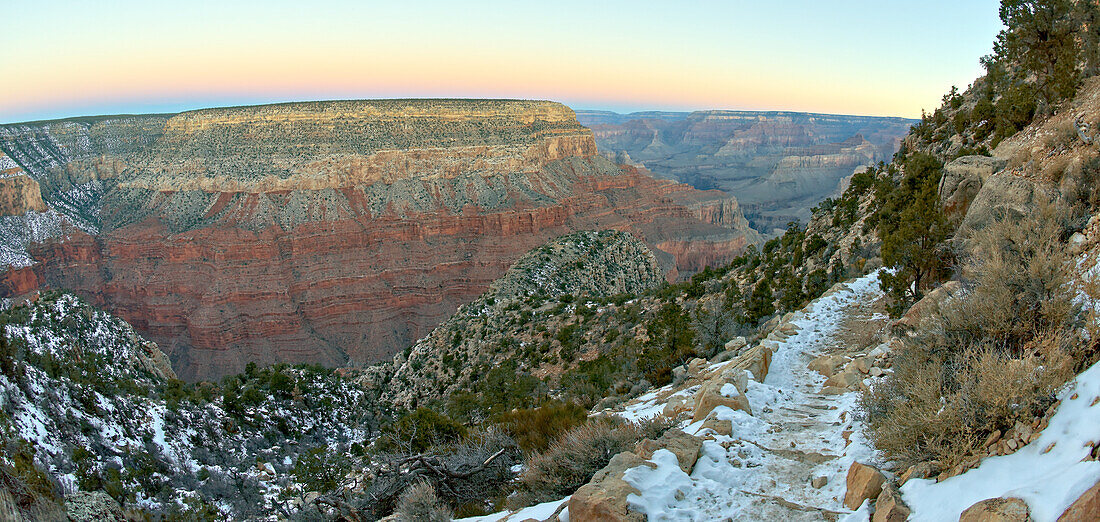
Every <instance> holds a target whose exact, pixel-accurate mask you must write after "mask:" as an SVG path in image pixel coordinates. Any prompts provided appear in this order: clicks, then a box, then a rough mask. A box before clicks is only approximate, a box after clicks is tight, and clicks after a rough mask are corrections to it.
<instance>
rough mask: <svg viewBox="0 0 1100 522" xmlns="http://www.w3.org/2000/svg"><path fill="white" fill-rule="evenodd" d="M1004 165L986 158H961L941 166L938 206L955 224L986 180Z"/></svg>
mask: <svg viewBox="0 0 1100 522" xmlns="http://www.w3.org/2000/svg"><path fill="white" fill-rule="evenodd" d="M1006 163H1007V162H1006V161H1005V160H1004V159H1001V158H994V157H989V156H963V157H961V158H956V159H955V160H954V161H952V162H950V163H948V164H947V165H944V168H943V177H941V178H940V187H939V193H940V203H941V204H942V205H943V208H944V212H945V213H946V214H947V216H948V217H949V218H951V219H954V220H955V221H956V222H958V220H960V219H962V217H963V216H965V215H966V211H967V210H968V209H969V208H970V204H971V203H972V202H973V201H974V198H975V197H977V195H978V193H979V192H980V191H981V188H982V184H983V182H984V181H985V179H986V178H988V177H989V176H992V175H993V174H995V173H997V172H1000V171H1001V170H1002V169H1004V167H1005V164H1006Z"/></svg>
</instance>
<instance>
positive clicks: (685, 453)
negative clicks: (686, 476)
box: [635, 421, 729, 473]
mask: <svg viewBox="0 0 1100 522" xmlns="http://www.w3.org/2000/svg"><path fill="white" fill-rule="evenodd" d="M726 422H729V421H726ZM659 449H666V450H669V451H671V452H672V454H673V455H676V462H678V463H679V464H680V469H682V470H684V473H691V470H692V468H694V467H695V461H696V460H698V459H699V450H701V449H703V440H702V439H700V438H698V437H693V436H691V435H688V434H687V433H684V432H683V431H681V430H678V429H676V428H672V429H670V430H668V431H666V432H664V434H663V435H661V436H660V438H658V439H657V440H655V441H653V440H649V439H645V440H643V441H641V442H639V443H638V445H637V447H636V448H635V454H636V455H638V457H639V458H642V459H647V460H648V459H650V458H652V457H653V453H654V452H656V451H657V450H659Z"/></svg>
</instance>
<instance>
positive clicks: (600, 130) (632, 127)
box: [577, 110, 917, 231]
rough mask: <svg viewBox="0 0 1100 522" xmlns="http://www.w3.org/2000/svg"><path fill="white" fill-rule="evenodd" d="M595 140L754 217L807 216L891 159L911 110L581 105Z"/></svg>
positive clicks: (764, 221) (755, 220)
mask: <svg viewBox="0 0 1100 522" xmlns="http://www.w3.org/2000/svg"><path fill="white" fill-rule="evenodd" d="M577 117H578V119H579V121H580V122H581V123H582V124H584V125H587V126H589V127H590V128H592V131H593V135H594V138H595V140H596V143H597V145H598V146H599V149H600V150H601V151H602V152H603V153H604V154H607V155H609V156H611V157H614V158H615V159H616V160H618V161H623V162H626V163H631V164H634V165H638V166H644V167H645V168H646V169H647V170H649V171H651V172H653V173H654V175H656V176H658V177H662V178H667V179H672V180H676V181H680V182H682V183H688V184H690V185H692V186H694V187H696V188H699V189H720V190H723V191H725V192H727V193H730V194H734V195H736V196H737V198H738V200H739V201H740V203H741V204H742V208H743V209H744V211H745V214H746V216H747V218H748V219H749V221H750V223H751V224H752V225H753V227H754V228H755V229H757V230H761V231H770V230H775V229H782V228H785V227H786V224H787V222H789V221H792V220H801V221H806V220H808V218H809V210H810V208H812V207H813V206H814V205H816V204H817V203H819V202H820V201H821V200H823V199H825V198H826V197H829V196H835V195H838V194H839V192H840V189H841V187H843V186H844V184H845V182H846V180H847V179H848V178H849V177H850V176H851V175H852V174H853V173H854V172H855V171H857V170H861V169H863V168H865V167H866V166H868V165H871V164H874V163H877V162H879V161H889V160H890V158H892V157H893V154H894V153H895V152H896V151H897V150H898V147H899V146H900V144H901V139H902V137H904V136H905V134H906V133H907V132H908V130H909V127H910V126H911V125H912V124H914V123H916V122H917V120H910V119H905V118H893V117H875V116H847V115H836V114H815V113H804V112H786V111H723V110H708V111H696V112H690V113H688V112H661V111H649V112H636V113H631V114H618V113H613V112H607V111H578V113H577Z"/></svg>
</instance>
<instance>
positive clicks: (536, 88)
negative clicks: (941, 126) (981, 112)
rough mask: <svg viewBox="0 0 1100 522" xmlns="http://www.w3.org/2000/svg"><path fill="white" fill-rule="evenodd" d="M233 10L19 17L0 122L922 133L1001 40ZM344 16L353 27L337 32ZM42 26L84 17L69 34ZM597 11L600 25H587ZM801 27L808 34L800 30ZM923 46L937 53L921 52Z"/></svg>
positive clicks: (731, 13)
mask: <svg viewBox="0 0 1100 522" xmlns="http://www.w3.org/2000/svg"><path fill="white" fill-rule="evenodd" d="M230 3H231V4H233V5H232V6H224V5H221V4H217V3H215V2H198V3H196V4H194V5H192V4H188V5H189V8H188V9H186V10H182V11H179V12H174V11H172V10H171V9H166V8H158V7H149V6H143V5H142V4H138V3H136V2H135V3H130V2H121V1H120V2H107V3H105V4H104V5H105V6H107V7H110V6H117V7H118V8H119V10H118V11H117V12H116V11H113V10H111V9H98V10H97V9H95V8H92V7H89V6H85V5H83V4H79V3H65V2H51V1H47V2H43V3H41V4H40V3H34V4H32V3H30V2H22V1H19V2H17V5H16V6H15V11H16V13H15V14H17V15H23V16H15V17H12V18H11V19H12V20H23V21H25V22H26V23H24V24H21V25H19V26H18V28H16V29H14V30H12V29H11V28H9V29H8V30H6V31H5V32H3V33H2V34H0V53H2V54H0V58H2V60H0V62H2V63H4V64H5V70H6V71H7V72H8V73H9V74H8V78H7V80H6V81H5V82H2V83H0V121H6V122H11V121H22V120H28V119H38V118H49V117H60V116H70V115H71V116H76V115H82V114H92V113H119V112H152V111H156V110H165V111H176V110H182V109H187V108H199V107H203V106H217V105H237V104H242V103H266V102H272V101H293V100H306V99H332V98H375V97H387V98H388V97H487V98H488V97H492V98H497V97H500V98H538V99H552V100H556V101H561V102H564V103H566V104H568V105H570V106H572V107H574V108H608V109H613V110H620V111H623V110H644V109H661V110H691V109H709V108H713V109H760V110H793V111H810V112H822V113H843V114H867V115H883V116H906V117H915V116H919V114H920V111H921V109H932V108H934V107H935V106H936V105H937V104H938V99H939V96H941V95H942V94H943V92H945V91H946V90H947V89H948V88H949V87H950V85H952V84H955V85H959V86H960V87H964V86H965V85H966V83H968V82H969V81H970V80H972V79H973V78H974V77H975V76H976V75H977V74H978V73H979V72H980V71H979V68H978V66H977V59H978V57H979V56H980V55H981V54H982V53H983V52H987V51H985V49H987V48H988V47H989V46H990V45H991V42H992V34H994V33H995V32H996V29H997V24H996V13H995V2H986V3H989V4H991V5H992V6H994V7H991V6H989V5H987V6H982V9H975V10H976V12H978V13H981V14H982V16H984V17H985V18H984V19H981V23H977V22H976V23H975V26H976V27H974V28H973V29H971V31H970V32H971V33H973V34H965V33H963V36H957V37H956V39H957V40H961V42H948V43H944V42H941V41H939V40H938V39H941V38H942V36H943V34H947V33H951V34H956V33H960V30H959V28H957V27H945V28H939V29H927V28H921V30H920V31H918V33H920V34H917V36H915V37H914V36H913V35H910V34H908V32H906V31H899V30H898V29H897V28H896V27H893V26H891V24H898V23H904V22H905V21H904V20H901V21H899V20H897V19H892V18H889V17H886V18H881V19H878V20H877V21H878V22H879V23H881V24H882V25H881V27H878V28H877V29H876V28H874V27H873V26H866V25H860V24H861V23H866V22H867V20H862V19H861V18H860V16H856V15H858V13H859V12H861V10H862V11H868V10H870V14H866V13H865V14H864V15H862V16H864V17H867V16H872V15H874V16H880V17H885V16H887V15H889V13H890V9H889V8H887V7H882V6H878V7H874V6H876V4H875V3H871V2H850V4H852V5H848V4H849V2H840V3H838V5H837V6H835V7H834V8H833V10H835V11H839V12H838V13H834V14H835V19H836V20H840V21H843V20H846V19H848V18H850V17H854V21H853V23H852V24H851V25H852V27H848V26H844V27H830V26H829V25H828V24H829V21H830V20H829V19H822V18H821V16H822V15H820V13H816V14H815V13H814V12H812V11H813V9H816V7H814V4H812V3H810V2H793V3H794V4H804V5H803V6H802V7H803V8H804V11H805V12H803V11H799V10H797V9H794V10H792V8H791V7H790V6H787V7H783V8H772V9H778V10H779V11H782V12H779V11H775V12H773V11H769V10H768V9H769V8H763V7H760V6H745V5H740V4H739V3H738V2H730V3H719V2H699V3H689V4H686V5H685V6H684V7H682V8H680V10H679V11H675V12H669V11H668V10H669V9H670V8H669V7H668V6H663V4H662V7H661V8H660V9H657V8H653V6H648V7H647V6H644V5H642V4H637V5H636V4H633V3H626V2H609V3H608V4H607V5H602V6H600V7H591V6H590V7H587V8H584V9H580V10H578V11H576V12H575V13H572V14H570V15H569V16H565V15H562V14H561V13H550V14H548V15H543V14H541V13H540V11H539V10H538V8H537V7H536V6H534V5H533V4H532V5H527V4H523V5H521V6H517V5H515V4H500V3H497V4H492V5H486V6H485V8H484V10H478V9H477V8H476V7H471V8H469V9H466V10H462V9H456V8H455V7H454V6H452V5H450V4H445V3H441V2H438V3H437V2H413V7H401V8H398V7H395V6H391V5H386V6H383V7H377V6H373V9H374V10H372V9H362V6H359V5H357V4H356V5H353V4H352V3H348V2H332V5H328V4H326V8H322V9H320V10H319V12H314V11H311V10H302V9H301V8H294V7H290V6H288V5H282V3H280V2H273V4H278V5H277V6H276V7H275V8H271V9H267V7H268V5H267V4H261V3H253V2H239V3H232V2H230ZM936 3H937V2H929V4H930V6H929V7H927V9H928V10H929V11H932V10H934V9H935V8H937V6H935V5H932V4H936ZM51 4H52V5H51ZM856 4H858V5H856ZM43 5H45V6H44V7H43ZM582 5H584V4H580V3H575V4H574V3H571V2H565V3H563V4H562V7H568V6H572V7H578V6H582ZM195 6H197V7H195ZM609 6H610V7H609ZM845 6H846V7H845ZM50 7H52V8H53V9H51V8H50ZM97 7H98V6H97ZM248 7H251V8H253V9H254V10H249V9H248ZM612 7H617V8H620V9H630V8H632V7H635V8H636V10H637V11H639V12H637V13H633V14H632V15H631V16H633V18H630V19H627V20H622V17H623V16H625V15H624V14H623V13H624V12H625V11H617V10H616V9H613V8H612ZM417 8H420V9H419V10H418V9H417ZM857 8H858V9H857ZM181 9H182V8H181ZM345 9H346V12H347V13H348V14H347V16H346V17H342V16H339V15H340V14H342V13H344V12H345V11H344V10H345ZM845 9H848V10H849V11H853V12H855V13H856V14H855V15H854V14H853V13H851V12H845ZM875 9H877V11H875ZM895 9H896V10H904V9H908V10H910V11H911V10H913V9H915V8H914V7H912V6H910V7H906V8H895ZM20 10H22V11H20ZM47 11H48V12H49V13H62V14H64V13H65V12H67V11H72V12H73V13H72V16H73V19H65V18H59V16H60V15H52V14H51V15H50V16H44V15H43V13H45V12H47ZM162 11H163V12H162ZM986 11H989V12H988V13H987V12H986ZM490 12H491V13H492V14H487V13H490ZM334 13H335V14H334ZM372 13H373V14H374V15H376V17H375V18H372ZM410 13H416V16H411V15H410ZM585 13H587V14H588V15H589V16H590V17H591V18H584V19H579V18H576V19H575V18H574V17H580V16H582V15H583V14H585ZM792 13H794V14H796V15H798V14H799V13H802V14H803V15H804V16H805V18H804V19H801V20H798V19H794V20H792V19H791V18H790V16H791V15H792ZM876 13H877V14H876ZM172 14H175V15H177V16H175V17H173V16H171V15H172ZM708 15H713V18H709V17H708ZM781 16H782V17H786V18H782V19H780V18H778V17H781ZM898 16H899V17H905V16H911V13H910V14H906V13H898ZM96 17H99V19H96ZM601 17H602V18H601ZM616 17H619V18H616ZM723 18H724V19H726V20H729V21H731V25H729V26H728V27H729V28H728V29H725V30H723V27H726V26H724V25H722V24H721V23H718V22H717V21H720V20H722V19H723ZM962 18H965V17H962ZM777 19H778V20H779V21H780V22H781V23H778V24H777V23H776V20H777ZM989 19H992V20H993V21H992V22H989ZM372 20H373V22H372ZM378 20H382V21H384V22H385V23H381V22H379V21H378ZM738 20H741V21H743V22H741V23H735V22H736V21H738ZM746 20H747V21H746ZM617 21H618V22H620V23H616V22H617ZM908 23H912V22H908ZM692 24H696V25H697V26H698V27H694V26H692ZM745 24H748V25H745ZM784 24H787V25H789V27H786V28H784ZM869 27H870V28H869ZM777 28H780V29H783V30H781V31H779V32H777ZM860 32H865V33H867V34H866V35H861V33H860ZM891 38H892V39H891ZM910 38H924V39H926V40H927V42H926V43H925V45H923V46H922V47H921V48H919V49H911V47H912V42H910ZM906 49H910V50H911V51H913V52H912V53H911V54H912V55H911V56H907V55H906V54H905V51H906Z"/></svg>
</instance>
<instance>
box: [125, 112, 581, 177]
mask: <svg viewBox="0 0 1100 522" xmlns="http://www.w3.org/2000/svg"><path fill="white" fill-rule="evenodd" d="M164 132H165V134H164V138H163V139H162V140H160V141H159V142H158V143H157V144H156V145H155V146H153V147H150V148H149V149H147V150H146V151H145V153H144V154H142V157H141V159H140V160H139V161H135V162H134V163H135V165H136V167H135V168H134V170H133V171H131V172H129V173H128V175H127V176H126V180H124V181H122V182H121V183H120V185H119V186H120V188H138V189H146V190H154V191H161V192H168V191H180V190H201V191H205V192H248V193H262V192H276V191H285V190H320V189H326V188H346V187H351V186H363V185H369V184H373V183H377V182H383V183H393V182H395V181H399V180H405V179H421V178H452V177H455V176H458V175H460V174H480V175H482V176H494V175H499V174H508V173H512V174H514V173H524V172H535V171H537V170H539V169H541V168H542V167H545V166H546V165H547V164H549V163H552V162H554V161H557V160H561V159H564V158H568V157H575V156H580V157H585V156H590V155H593V154H595V153H596V144H595V141H594V140H593V139H592V133H591V131H589V130H588V129H587V128H585V127H583V126H581V125H580V124H579V123H577V119H576V116H575V115H574V113H573V110H572V109H570V108H569V107H566V106H565V105H562V104H560V103H555V102H548V101H524V100H436V99H428V100H365V101H330V102H305V103H285V104H277V105H262V106H253V107H233V108H225V109H203V110H198V111H191V112H185V113H182V114H179V115H176V116H174V117H172V118H171V119H169V120H168V122H167V123H166V125H165V130H164Z"/></svg>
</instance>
